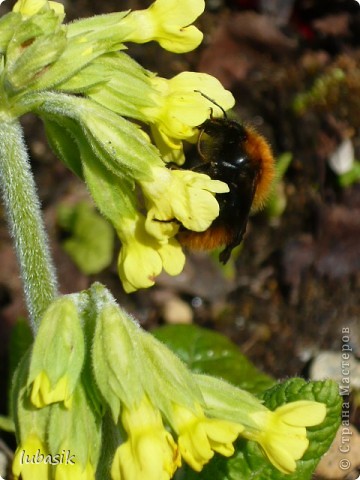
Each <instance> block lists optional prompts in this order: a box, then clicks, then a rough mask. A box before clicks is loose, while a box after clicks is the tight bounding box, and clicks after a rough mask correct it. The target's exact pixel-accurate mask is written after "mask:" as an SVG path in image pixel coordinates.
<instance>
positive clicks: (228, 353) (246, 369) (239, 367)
mask: <svg viewBox="0 0 360 480" xmlns="http://www.w3.org/2000/svg"><path fill="white" fill-rule="evenodd" d="M153 333H154V335H155V336H156V337H157V338H158V339H159V340H161V341H162V342H164V343H166V345H167V346H168V347H169V348H170V349H171V350H173V351H174V352H175V353H176V354H177V355H178V356H179V357H180V358H181V359H182V360H183V361H184V362H185V363H186V364H187V366H188V367H189V368H190V369H191V370H192V371H194V372H197V373H206V374H209V375H213V376H215V377H221V378H222V379H223V380H227V381H228V382H230V383H232V384H233V385H236V386H238V387H240V388H242V389H244V390H247V391H249V392H251V393H254V394H257V393H261V392H263V391H264V390H265V389H266V388H269V387H270V386H272V385H273V384H274V382H275V381H274V380H273V379H272V378H271V377H270V376H268V375H265V374H264V373H262V372H261V371H260V370H258V369H257V368H256V367H255V366H254V365H253V364H252V363H251V362H250V361H249V360H248V359H247V358H246V357H245V356H244V355H243V354H242V353H240V351H239V348H238V347H237V346H236V345H235V344H233V343H232V342H231V341H230V340H228V339H227V338H226V337H225V336H223V335H220V334H219V333H214V332H211V331H209V330H205V329H203V328H199V327H197V326H195V325H168V326H166V327H162V328H159V329H157V330H155V331H154V332H153Z"/></svg>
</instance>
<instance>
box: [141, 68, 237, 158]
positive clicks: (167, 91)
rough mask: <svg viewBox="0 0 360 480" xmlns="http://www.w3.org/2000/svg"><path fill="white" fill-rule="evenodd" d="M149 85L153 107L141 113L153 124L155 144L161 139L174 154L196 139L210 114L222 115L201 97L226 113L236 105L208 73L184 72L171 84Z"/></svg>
mask: <svg viewBox="0 0 360 480" xmlns="http://www.w3.org/2000/svg"><path fill="white" fill-rule="evenodd" d="M150 82H151V84H152V86H153V90H154V93H153V94H152V99H153V102H154V106H152V107H144V108H143V109H142V113H143V114H144V115H146V117H147V118H148V121H149V122H150V123H151V124H152V130H153V134H154V137H155V140H156V137H157V136H160V138H161V140H162V141H163V142H164V143H165V144H166V145H168V146H169V147H171V148H172V149H174V150H179V149H180V148H181V141H180V140H184V139H186V140H190V141H191V140H193V139H194V137H195V136H196V135H197V134H198V129H197V128H196V127H198V126H199V125H201V124H202V123H204V121H205V120H207V119H208V118H209V117H210V114H211V112H213V114H214V116H219V115H222V114H223V112H222V110H221V109H219V108H218V107H216V105H214V104H213V103H212V102H211V101H210V100H208V99H207V98H206V97H204V96H203V95H201V93H202V94H204V95H206V96H207V97H209V98H211V99H212V100H214V101H215V102H216V103H217V104H219V105H220V106H221V107H222V108H223V109H224V110H228V109H230V108H231V107H233V105H234V103H235V101H234V97H233V96H232V94H231V93H230V92H229V91H228V90H225V89H224V87H223V86H222V85H221V83H220V82H219V81H218V80H217V79H216V78H215V77H212V76H211V75H208V74H206V73H194V72H182V73H180V74H179V75H176V76H175V77H173V78H171V79H170V80H167V79H165V78H161V77H153V78H151V79H150ZM200 92H201V93H200ZM158 143H160V142H158ZM159 146H160V147H161V145H159Z"/></svg>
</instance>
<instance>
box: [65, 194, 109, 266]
mask: <svg viewBox="0 0 360 480" xmlns="http://www.w3.org/2000/svg"><path fill="white" fill-rule="evenodd" d="M58 214H59V216H58V220H59V224H60V225H61V226H62V227H63V228H64V229H66V230H67V231H69V232H71V233H72V236H71V237H70V238H68V239H67V240H65V241H64V242H63V244H62V245H63V248H64V250H65V251H66V252H67V253H68V254H69V255H70V257H71V258H72V259H73V261H74V262H75V263H76V265H77V266H78V267H79V268H80V270H81V271H82V272H84V273H85V274H87V275H91V274H95V273H98V272H100V271H101V270H103V269H104V268H106V267H107V266H108V265H110V263H111V260H112V257H113V246H114V231H113V229H112V227H111V226H110V225H109V223H108V222H107V221H106V220H105V219H104V218H102V217H101V216H100V215H99V214H98V213H97V212H96V211H95V209H94V208H93V207H92V206H90V205H88V204H87V203H85V202H80V203H78V204H77V205H76V206H75V207H68V206H65V205H62V206H61V207H60V208H59V211H58Z"/></svg>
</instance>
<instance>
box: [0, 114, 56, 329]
mask: <svg viewBox="0 0 360 480" xmlns="http://www.w3.org/2000/svg"><path fill="white" fill-rule="evenodd" d="M0 183H1V190H2V195H3V200H4V204H5V207H6V210H7V215H8V221H9V224H10V228H11V235H12V237H13V239H14V244H15V249H16V254H17V257H18V262H19V265H20V271H21V277H22V280H23V286H24V292H25V299H26V303H27V307H28V311H29V314H30V319H31V323H32V328H33V331H34V333H35V332H36V330H37V327H38V326H39V322H40V319H41V316H42V314H43V312H44V310H45V309H46V308H47V307H48V305H49V304H50V302H51V301H52V300H53V299H54V297H55V296H56V294H57V281H56V276H55V270H54V267H53V263H52V260H51V257H50V251H49V246H48V241H47V235H46V232H45V228H44V224H43V221H42V216H41V209H40V202H39V199H38V195H37V192H36V186H35V183H34V178H33V175H32V172H31V169H30V164H29V158H28V154H27V151H26V146H25V143H24V140H23V133H22V128H21V125H20V123H19V122H18V121H17V120H13V119H11V120H10V119H9V120H5V121H0Z"/></svg>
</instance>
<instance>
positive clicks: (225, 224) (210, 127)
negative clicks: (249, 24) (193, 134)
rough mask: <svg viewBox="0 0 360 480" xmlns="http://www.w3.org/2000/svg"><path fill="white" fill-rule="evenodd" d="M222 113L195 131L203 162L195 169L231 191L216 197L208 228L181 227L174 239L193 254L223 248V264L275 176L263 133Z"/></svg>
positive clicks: (265, 197) (259, 205) (241, 236)
mask: <svg viewBox="0 0 360 480" xmlns="http://www.w3.org/2000/svg"><path fill="white" fill-rule="evenodd" d="M199 93H201V92H199ZM202 95H203V96H205V95H204V94H202ZM205 97H206V96H205ZM206 98H208V97H206ZM208 99H209V100H210V101H212V103H215V102H214V101H213V100H211V99H210V98H208ZM215 105H217V104H216V103H215ZM217 106H218V107H219V108H221V107H220V106H219V105H217ZM221 110H223V109H222V108H221ZM223 113H224V117H223V118H214V117H213V115H212V111H211V115H210V118H209V119H208V120H206V121H205V122H204V123H203V124H202V125H200V126H199V127H198V128H199V137H198V142H197V149H198V153H199V156H200V158H201V160H202V161H201V163H200V165H198V166H196V167H195V168H194V170H195V171H198V172H200V173H205V174H207V175H209V177H211V178H212V179H214V180H221V181H222V182H225V183H227V185H228V186H229V192H227V193H221V194H216V199H217V201H218V203H219V207H220V211H219V216H218V217H217V218H216V219H215V220H214V221H213V223H212V224H211V225H210V227H209V228H208V229H207V230H205V231H204V232H193V231H190V230H185V229H184V230H182V231H180V232H179V234H178V238H179V241H180V243H181V244H182V245H184V246H186V247H188V248H189V249H192V250H212V249H214V248H216V247H220V246H225V249H224V250H223V251H222V252H221V253H220V256H219V260H220V262H222V263H223V264H225V263H226V262H227V261H228V260H229V258H230V255H231V252H232V250H233V249H234V248H235V247H236V246H237V245H239V244H240V243H241V241H242V239H243V236H244V234H245V231H246V225H247V222H248V218H249V214H250V213H253V212H256V211H257V210H259V209H261V207H263V206H264V203H265V201H266V199H267V197H268V195H269V192H270V190H271V185H272V182H273V179H274V176H275V167H274V164H275V162H274V158H273V155H272V152H271V149H270V146H269V144H268V143H267V141H266V140H265V138H264V137H263V136H262V135H260V134H259V133H257V132H256V131H255V130H254V129H253V128H252V127H250V126H247V125H242V124H240V123H239V122H237V121H234V120H230V119H228V118H227V116H226V113H225V111H224V110H223Z"/></svg>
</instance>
